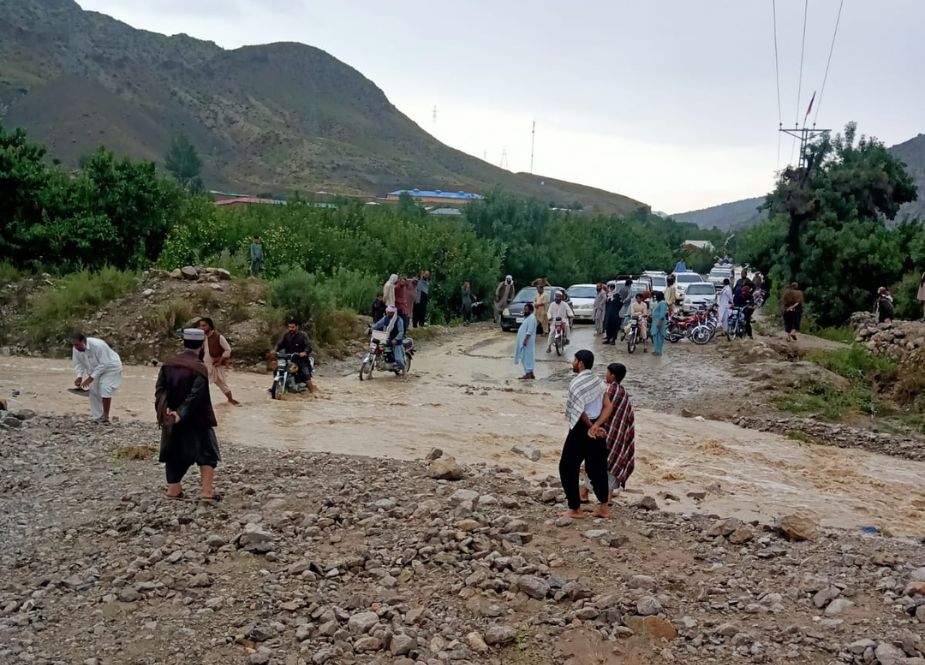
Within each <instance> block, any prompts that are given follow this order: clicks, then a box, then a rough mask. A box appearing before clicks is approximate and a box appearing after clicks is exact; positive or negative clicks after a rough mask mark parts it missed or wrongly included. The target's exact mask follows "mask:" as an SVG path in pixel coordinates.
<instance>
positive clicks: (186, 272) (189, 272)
mask: <svg viewBox="0 0 925 665" xmlns="http://www.w3.org/2000/svg"><path fill="white" fill-rule="evenodd" d="M180 274H181V275H182V277H183V279H188V280H191V281H195V280H197V279H199V271H198V270H196V269H195V268H194V267H193V266H183V267H182V268H180Z"/></svg>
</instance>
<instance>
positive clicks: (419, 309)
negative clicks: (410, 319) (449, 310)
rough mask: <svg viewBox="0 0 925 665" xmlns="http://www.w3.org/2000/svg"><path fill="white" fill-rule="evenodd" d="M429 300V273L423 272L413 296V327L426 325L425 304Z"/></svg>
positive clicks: (427, 271)
mask: <svg viewBox="0 0 925 665" xmlns="http://www.w3.org/2000/svg"><path fill="white" fill-rule="evenodd" d="M429 300H430V271H429V270H424V271H422V272H421V275H420V277H419V278H418V283H417V288H416V290H415V294H414V327H415V328H417V327H418V326H420V327H422V328H423V327H424V326H425V325H427V323H426V322H427V302H428V301H429Z"/></svg>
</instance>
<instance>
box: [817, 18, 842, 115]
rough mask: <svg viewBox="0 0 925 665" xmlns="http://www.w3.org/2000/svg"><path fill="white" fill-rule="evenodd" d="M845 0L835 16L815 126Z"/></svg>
mask: <svg viewBox="0 0 925 665" xmlns="http://www.w3.org/2000/svg"><path fill="white" fill-rule="evenodd" d="M844 6H845V0H841V2H839V3H838V15H837V16H836V17H835V30H834V31H833V32H832V43H831V44H830V45H829V59H828V60H826V62H825V74H824V75H823V77H822V88H821V89H820V90H819V102H818V103H817V104H816V115H814V116H813V126H814V127H815V125H816V120H817V119H818V118H819V108H820V107H821V106H822V95H823V93H824V92H825V82H826V81H828V80H829V65H831V64H832V52H833V51H834V50H835V38H836V37H837V36H838V24H839V23H841V10H842V7H844Z"/></svg>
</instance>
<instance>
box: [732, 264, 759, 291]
mask: <svg viewBox="0 0 925 665" xmlns="http://www.w3.org/2000/svg"><path fill="white" fill-rule="evenodd" d="M743 286H747V287H748V288H749V289H752V288H754V287H753V284H752V280H750V279H749V278H748V269H747V268H742V274H741V275H739V279H737V280H736V283H735V286H734V287H732V295H733V296H735V297H738V295H739V291H741V290H742V287H743Z"/></svg>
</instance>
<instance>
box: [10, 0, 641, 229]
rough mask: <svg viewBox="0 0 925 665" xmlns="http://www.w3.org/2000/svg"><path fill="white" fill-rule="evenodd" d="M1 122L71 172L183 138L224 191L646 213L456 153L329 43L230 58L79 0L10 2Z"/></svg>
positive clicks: (634, 204)
mask: <svg viewBox="0 0 925 665" xmlns="http://www.w3.org/2000/svg"><path fill="white" fill-rule="evenodd" d="M0 123H2V124H3V125H4V126H6V127H23V128H24V129H26V130H27V131H28V132H29V134H30V136H32V137H33V138H34V139H35V140H37V141H40V142H42V143H44V144H45V145H46V146H48V149H49V152H50V154H51V155H52V156H54V157H56V158H58V159H60V160H62V162H64V163H65V164H71V165H72V164H76V163H77V161H78V160H79V159H80V157H82V156H83V155H85V154H87V153H89V152H91V151H93V150H94V149H96V148H97V147H98V146H100V145H105V146H106V147H108V148H110V149H111V150H113V151H115V152H117V153H123V154H128V155H131V156H134V157H139V158H145V159H150V160H154V161H158V162H160V161H162V159H163V156H164V154H165V152H166V150H167V146H168V143H169V141H170V138H171V136H173V135H174V134H177V133H181V132H182V133H183V134H185V135H186V136H187V137H188V138H189V140H190V141H191V142H192V143H193V145H195V146H196V148H197V149H198V151H199V153H200V155H201V157H202V158H203V162H204V167H203V178H204V181H205V183H206V184H207V186H209V187H210V188H214V189H225V190H227V189H230V190H234V191H244V192H251V193H262V192H270V193H278V194H286V193H291V192H305V193H310V192H314V191H318V190H322V189H323V190H325V191H330V192H335V193H341V194H354V195H379V196H381V195H383V194H384V193H386V192H388V191H390V190H394V189H399V188H415V187H417V188H420V189H442V190H444V191H458V190H466V191H476V192H484V191H486V190H488V189H490V188H491V187H493V186H495V185H499V186H501V187H502V188H504V189H506V190H508V191H511V192H514V193H518V194H522V195H528V196H535V197H537V198H539V199H541V200H543V201H549V202H551V203H555V204H556V205H571V204H573V203H576V202H577V203H580V204H581V205H582V206H583V208H584V209H586V210H589V211H593V212H616V213H627V212H631V211H633V210H635V209H637V208H639V207H640V206H644V204H643V203H640V202H639V201H636V200H633V199H631V198H629V197H626V196H621V195H619V194H614V193H611V192H607V191H604V190H600V189H595V188H592V187H585V186H583V185H578V184H574V183H569V182H564V181H561V180H555V179H552V178H544V177H542V176H535V175H531V174H526V173H516V174H515V173H511V172H510V171H506V170H503V169H500V168H497V167H495V166H492V165H490V164H488V163H486V162H484V161H482V160H480V159H477V158H475V157H471V156H469V155H467V154H465V153H463V152H460V151H459V150H454V149H453V148H450V147H448V146H446V145H444V144H442V143H440V142H439V141H437V140H436V139H435V138H433V137H432V136H430V135H429V134H427V133H426V132H425V131H423V130H422V129H421V128H420V127H419V126H418V125H417V124H415V123H414V122H413V121H411V120H410V119H409V118H408V117H407V116H405V115H404V114H402V113H401V112H400V111H399V110H398V109H396V108H395V107H394V106H393V105H392V104H391V103H390V102H389V100H388V99H387V98H386V96H385V94H384V93H383V92H382V91H381V90H380V89H379V88H378V87H376V85H375V84H374V83H373V82H372V81H370V80H368V79H367V78H365V77H364V76H363V75H362V74H360V73H359V72H357V71H356V70H354V69H353V68H351V67H349V66H348V65H346V64H344V63H343V62H340V61H339V60H337V59H335V58H333V57H332V56H330V55H328V54H327V53H325V52H324V51H321V50H319V49H317V48H313V47H310V46H305V45H303V44H294V43H277V44H267V45H263V46H245V47H242V48H239V49H234V50H225V49H222V48H220V47H219V46H217V45H216V44H214V43H212V42H206V41H201V40H197V39H193V38H191V37H188V36H186V35H174V36H171V37H167V36H164V35H160V34H156V33H152V32H146V31H143V30H136V29H134V28H132V27H130V26H128V25H126V24H124V23H120V22H119V21H116V20H115V19H112V18H110V17H108V16H105V15H103V14H99V13H96V12H90V11H84V10H82V9H81V8H80V6H79V5H77V4H76V3H75V2H73V0H0Z"/></svg>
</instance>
